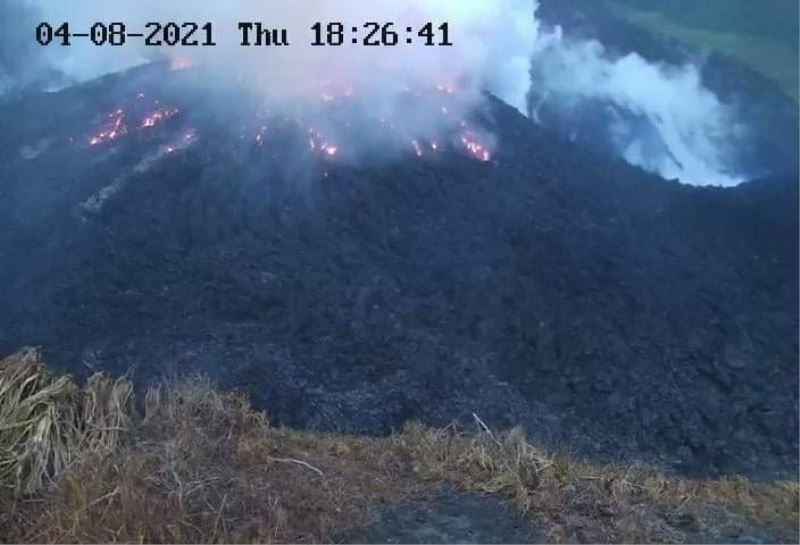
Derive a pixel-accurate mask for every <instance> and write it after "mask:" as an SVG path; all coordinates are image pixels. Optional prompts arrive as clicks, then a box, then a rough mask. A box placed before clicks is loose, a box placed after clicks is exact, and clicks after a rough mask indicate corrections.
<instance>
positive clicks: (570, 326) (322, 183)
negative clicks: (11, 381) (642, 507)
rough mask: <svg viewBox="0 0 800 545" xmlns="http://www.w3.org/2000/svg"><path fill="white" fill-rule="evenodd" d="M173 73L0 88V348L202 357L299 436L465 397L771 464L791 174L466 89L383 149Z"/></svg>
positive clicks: (699, 456)
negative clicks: (218, 101) (226, 100)
mask: <svg viewBox="0 0 800 545" xmlns="http://www.w3.org/2000/svg"><path fill="white" fill-rule="evenodd" d="M192 74H193V71H192V70H191V69H190V70H183V71H174V70H170V69H169V68H168V67H166V66H163V65H150V66H146V67H143V68H138V69H134V70H132V71H128V72H125V73H122V74H116V75H112V76H107V77H105V78H103V79H101V80H96V81H93V82H90V83H87V84H83V85H79V86H75V87H71V88H68V89H66V90H63V91H61V92H57V93H41V94H34V95H26V96H23V97H17V98H14V99H9V100H7V101H6V102H5V103H3V104H2V105H1V106H0V127H2V129H0V352H2V353H11V352H13V351H14V350H16V349H18V348H19V347H20V346H24V345H41V346H43V347H44V348H45V351H46V353H47V354H48V359H49V361H50V362H51V363H53V364H56V365H57V366H58V367H61V368H62V369H65V370H68V371H70V372H72V373H74V374H76V375H78V376H83V375H86V374H88V373H91V372H93V371H96V370H106V371H109V372H111V373H113V374H116V375H120V374H123V373H131V375H132V376H133V377H134V379H135V380H136V381H137V383H138V384H140V385H145V384H147V383H151V382H153V381H157V380H161V379H162V378H164V377H174V376H180V375H185V374H191V373H196V372H202V373H207V374H210V375H211V376H213V377H214V378H215V379H216V380H217V381H218V382H220V384H221V385H223V386H224V387H226V388H235V389H238V390H242V391H245V392H247V393H248V394H249V396H250V397H251V399H252V400H253V402H254V404H255V405H257V406H259V407H261V408H263V409H265V410H267V411H268V412H269V413H270V415H271V417H272V418H273V419H275V420H277V421H279V422H282V423H286V424H291V425H295V426H303V427H308V428H314V429H322V430H336V431H345V432H367V433H375V434H382V433H388V432H390V431H391V430H392V429H397V428H399V427H400V426H401V425H402V424H403V423H404V422H406V421H408V420H413V419H416V420H422V421H425V422H429V423H435V424H447V423H448V422H451V421H453V420H465V421H471V420H472V414H473V413H474V414H477V415H479V416H480V418H481V419H482V420H483V421H485V422H487V423H488V424H489V425H490V426H501V427H502V426H513V425H517V424H523V425H525V426H526V427H527V428H528V431H529V433H530V434H531V435H532V436H534V437H536V438H538V439H539V440H542V441H545V442H550V443H562V444H566V445H568V446H570V447H571V448H574V449H576V450H578V451H579V452H581V453H585V454H586V455H588V456H592V457H595V458H599V459H609V460H611V459H624V460H634V461H645V462H648V463H654V464H658V465H661V466H665V467H670V468H673V469H676V470H679V471H683V472H692V473H727V472H734V471H735V472H744V473H748V474H758V475H761V474H773V473H782V472H792V471H794V470H796V467H795V462H796V457H797V444H798V435H797V430H798V416H797V404H798V398H797V391H798V379H797V367H796V363H797V358H798V333H797V331H798V314H797V306H796V302H797V300H798V280H797V279H798V251H797V237H798V229H797V224H798V210H797V201H798V189H797V180H796V177H795V178H792V177H787V178H774V179H764V180H758V181H753V182H749V183H745V184H742V185H740V186H738V187H735V188H726V189H722V188H698V187H690V186H685V185H681V184H680V183H678V182H676V181H665V180H663V179H661V178H660V177H658V176H655V175H652V174H648V173H645V172H644V171H643V170H640V169H637V168H635V167H632V166H629V165H627V164H625V163H623V162H622V161H621V160H617V159H614V158H609V157H606V156H603V155H601V154H598V153H594V152H591V151H587V150H586V149H584V148H581V147H578V146H577V145H576V144H573V143H570V142H568V141H566V140H562V139H561V138H559V137H558V136H557V135H555V134H554V133H551V132H548V131H547V130H546V129H543V128H540V127H538V126H536V125H535V124H533V123H532V122H531V121H530V120H529V119H528V118H526V117H524V116H522V115H520V114H519V113H518V112H517V111H516V110H515V109H513V108H511V107H510V106H507V105H506V104H504V103H502V102H501V101H500V100H498V99H496V98H494V97H493V96H490V95H486V96H484V97H483V99H482V100H481V102H480V103H479V104H478V106H477V107H476V108H475V109H474V110H473V111H471V112H470V113H469V114H468V115H465V116H464V117H463V118H459V119H456V120H455V121H454V122H453V123H452V125H451V126H449V128H448V130H447V131H446V132H445V134H442V135H437V136H436V137H433V136H431V135H428V136H426V137H425V138H406V136H405V135H402V134H400V135H399V136H398V138H397V140H403V139H405V140H404V144H403V146H404V147H403V146H400V147H398V148H397V149H396V150H395V151H394V152H392V153H386V154H380V153H376V152H375V150H373V149H371V148H370V149H367V151H364V147H363V146H362V147H361V151H359V152H356V151H355V150H354V146H353V143H354V142H356V141H357V140H358V141H367V142H368V146H374V147H375V148H380V147H381V146H382V145H383V143H382V141H381V139H380V138H374V137H372V136H371V137H370V138H368V139H365V138H363V133H364V132H365V131H366V132H369V134H370V135H374V134H380V131H378V130H377V129H374V128H369V129H366V128H365V127H364V126H363V123H362V122H361V121H359V120H355V119H353V118H351V117H350V114H349V110H348V107H347V106H346V104H347V102H346V98H345V99H341V98H340V97H330V99H324V100H323V101H322V102H324V103H327V102H332V103H333V104H334V105H337V104H338V106H331V107H337V108H339V109H338V110H336V112H338V113H336V115H335V116H334V117H335V119H336V120H337V121H336V123H337V124H338V129H339V130H338V131H337V132H336V138H333V137H331V136H330V135H329V134H327V133H326V131H325V129H324V128H319V127H314V126H309V125H308V124H306V123H305V122H303V121H302V120H297V119H292V118H288V117H284V118H280V119H278V118H273V117H269V116H266V115H265V116H261V115H260V114H256V113H254V112H255V110H251V109H249V102H248V101H249V99H248V98H247V97H246V96H245V95H242V100H241V101H240V102H241V103H242V108H241V112H239V113H235V114H223V113H220V111H219V110H218V109H215V108H214V107H213V104H212V102H213V101H212V100H211V99H209V97H208V96H206V95H204V94H203V93H201V92H199V91H197V92H191V91H187V89H191V87H189V86H187V85H185V83H186V80H187V78H192V77H194V76H193V75H192ZM440 95H447V92H446V90H443V89H438V90H437V89H433V90H430V91H425V92H421V93H411V94H410V97H409V100H410V101H421V103H422V104H423V106H421V107H422V108H428V107H431V108H433V109H434V110H437V111H439V110H441V109H442V108H443V106H442V105H441V104H440V103H439V102H435V103H434V102H431V101H430V100H429V98H428V97H429V96H432V97H440ZM437 100H439V99H438V98H437ZM342 104H344V105H342ZM432 104H433V105H434V106H431V105H432ZM444 108H445V109H446V106H444ZM434 110H432V111H434ZM237 112H238V110H237ZM242 112H243V113H242ZM444 113H446V112H442V114H441V115H443V114H444ZM431 115H440V114H439V113H435V114H431ZM388 124H389V125H391V122H388Z"/></svg>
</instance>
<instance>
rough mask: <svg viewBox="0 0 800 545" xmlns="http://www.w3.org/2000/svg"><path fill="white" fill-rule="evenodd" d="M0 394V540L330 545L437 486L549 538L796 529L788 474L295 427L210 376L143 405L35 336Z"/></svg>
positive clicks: (511, 442)
mask: <svg viewBox="0 0 800 545" xmlns="http://www.w3.org/2000/svg"><path fill="white" fill-rule="evenodd" d="M0 396H1V397H0V418H2V420H0V445H2V449H3V450H2V451H0V456H1V458H0V460H1V463H2V465H0V467H1V468H2V473H0V484H2V485H3V488H2V492H0V541H18V542H81V543H92V542H109V543H121V542H163V543H188V542H196V543H240V542H267V543H279V542H280V543H283V542H304V543H306V542H309V543H310V542H324V541H327V540H330V539H332V538H335V537H337V536H339V537H341V536H343V535H349V532H351V531H353V530H355V529H357V528H360V527H363V526H364V525H366V524H369V523H370V522H372V521H375V520H376V519H377V518H378V517H379V516H380V513H381V512H382V510H383V509H386V508H388V507H390V506H392V505H394V504H397V503H400V502H404V501H414V499H415V498H419V497H421V496H423V495H425V494H427V493H428V492H429V491H430V490H432V489H433V488H434V486H435V485H436V484H438V483H442V482H447V483H450V484H452V485H453V486H455V487H457V488H459V489H462V490H465V491H470V492H473V493H479V494H493V495H499V496H505V497H508V498H510V499H511V500H512V502H513V504H514V505H515V506H516V507H517V508H518V509H519V510H520V511H521V512H523V513H524V514H526V515H527V516H529V517H530V518H531V519H532V520H533V521H534V523H535V526H537V527H538V528H540V529H541V530H542V532H543V534H544V535H545V537H546V539H548V540H549V541H554V542H631V543H634V542H682V541H697V540H699V539H701V538H702V537H703V536H708V537H718V538H721V539H724V538H725V537H728V534H725V532H724V531H722V529H723V526H725V525H730V524H731V521H733V522H735V523H739V524H743V525H745V526H747V525H748V524H752V523H757V524H758V525H760V526H762V527H764V528H766V529H767V530H769V531H770V532H771V533H772V535H773V536H775V537H776V539H781V540H785V541H797V539H798V538H797V526H796V523H797V519H798V484H797V483H796V482H777V483H771V484H756V483H752V482H750V481H748V480H746V479H743V478H729V479H721V480H693V479H686V478H680V477H676V476H671V475H666V474H662V473H659V472H657V471H654V470H652V469H648V468H643V467H635V466H634V467H630V466H628V467H625V466H619V465H601V464H593V463H587V462H583V461H578V460H575V459H573V458H571V457H569V456H563V455H556V454H553V453H550V452H547V451H545V450H543V449H540V448H537V447H536V446H534V445H532V444H531V443H530V442H529V441H528V439H527V437H526V435H525V432H524V431H523V430H522V429H521V428H515V429H513V430H511V431H509V432H506V433H497V434H495V433H492V432H491V431H490V430H489V429H488V428H487V427H485V425H483V423H482V422H480V421H479V419H477V418H476V422H477V423H478V424H480V426H478V427H477V428H476V430H477V433H476V432H475V431H472V432H469V433H466V432H462V431H459V430H458V429H457V428H456V426H454V425H451V426H448V427H447V428H445V429H432V428H429V427H425V426H423V425H420V424H414V423H411V424H408V425H407V426H406V427H405V428H404V430H403V431H402V432H401V433H398V434H396V435H394V436H392V437H387V438H369V437H356V436H340V435H325V434H318V433H312V432H303V431H296V430H290V429H285V428H279V427H273V426H271V425H270V423H269V421H268V420H267V417H266V416H265V415H264V414H263V413H260V412H257V411H254V410H252V409H251V408H250V405H249V403H248V401H247V399H246V398H245V397H244V396H242V395H239V394H235V393H223V392H220V391H218V390H217V389H216V388H215V387H214V386H213V385H212V384H211V383H210V382H209V381H208V380H206V379H203V378H192V379H187V380H184V381H181V382H178V383H174V384H164V385H161V386H160V387H156V388H151V389H149V390H148V391H147V393H146V396H145V399H144V403H143V406H144V411H143V414H142V415H137V413H136V412H135V411H134V410H133V409H132V406H133V403H132V397H133V396H132V393H131V389H130V384H129V383H128V382H126V381H124V380H122V381H114V380H111V379H109V378H107V377H104V376H102V375H96V376H95V377H92V379H90V380H89V381H88V383H87V385H86V386H85V387H84V388H78V387H76V386H75V385H74V384H73V383H72V382H71V381H70V380H69V379H68V378H65V377H59V376H56V375H54V374H51V373H50V372H48V371H47V370H46V369H44V367H43V364H42V361H41V356H40V354H39V353H38V352H36V351H30V350H29V351H24V352H22V353H20V354H19V355H17V356H15V357H13V358H9V359H7V360H5V361H3V362H2V363H0Z"/></svg>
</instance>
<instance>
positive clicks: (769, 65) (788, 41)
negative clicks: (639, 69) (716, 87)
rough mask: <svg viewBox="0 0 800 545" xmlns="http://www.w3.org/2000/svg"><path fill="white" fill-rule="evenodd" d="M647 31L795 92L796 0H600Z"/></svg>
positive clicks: (796, 56) (796, 59)
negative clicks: (718, 57) (712, 54)
mask: <svg viewBox="0 0 800 545" xmlns="http://www.w3.org/2000/svg"><path fill="white" fill-rule="evenodd" d="M605 3H606V4H607V5H608V6H609V7H610V8H611V9H612V10H614V11H615V12H616V13H617V14H619V15H621V16H623V17H624V18H626V19H627V20H629V21H631V22H632V23H634V24H636V25H639V26H641V27H643V28H645V29H647V30H649V31H652V32H657V33H662V34H666V35H668V36H671V37H673V38H676V39H678V40H680V41H683V42H685V43H687V44H690V45H694V46H699V47H705V48H709V49H712V50H714V51H716V52H718V53H720V54H723V55H726V56H728V57H730V58H732V59H734V60H736V61H738V62H740V63H742V64H744V65H746V66H748V67H749V68H751V69H753V70H754V71H756V72H758V73H760V74H762V75H763V76H765V77H767V78H769V79H771V80H773V81H774V82H776V83H777V84H778V86H779V87H780V88H781V90H783V92H784V93H786V94H787V95H789V96H791V97H793V98H795V99H797V98H798V58H799V57H798V17H799V15H798V3H797V1H796V0H770V1H769V2H753V1H752V0H704V1H701V2H697V1H695V0H662V1H659V2H653V1H652V0H605Z"/></svg>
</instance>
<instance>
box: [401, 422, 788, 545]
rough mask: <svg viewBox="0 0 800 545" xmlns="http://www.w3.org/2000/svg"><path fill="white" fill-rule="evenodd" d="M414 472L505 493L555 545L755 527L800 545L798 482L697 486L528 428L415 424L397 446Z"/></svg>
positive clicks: (677, 537)
mask: <svg viewBox="0 0 800 545" xmlns="http://www.w3.org/2000/svg"><path fill="white" fill-rule="evenodd" d="M399 440H400V441H401V444H402V447H403V448H405V449H407V450H408V451H409V452H410V457H411V458H412V460H413V461H414V462H413V463H414V470H415V471H416V472H417V473H418V474H419V475H420V476H421V477H423V478H425V479H429V480H438V479H443V480H446V481H448V482H450V483H452V484H454V485H456V486H458V487H459V488H462V489H464V490H469V491H474V492H478V493H488V494H502V495H505V496H508V497H510V498H512V499H513V502H514V504H515V505H516V506H517V507H518V508H519V509H520V510H521V511H522V512H524V513H526V514H527V515H529V516H531V517H533V518H534V519H536V520H537V521H538V523H539V526H540V527H544V528H547V538H548V540H549V541H553V542H581V543H592V542H596V543H609V542H610V543H618V542H627V543H648V542H650V543H652V542H686V541H689V542H691V541H698V540H701V539H703V538H705V539H709V538H711V537H716V538H720V539H723V540H724V539H730V538H733V537H740V536H742V535H745V534H746V533H747V532H748V531H751V530H752V528H750V527H751V526H752V524H754V523H755V524H758V525H759V526H761V527H763V528H764V529H766V530H769V531H770V533H771V535H772V536H775V538H776V539H779V540H783V541H787V542H797V541H798V516H799V515H798V500H799V498H800V487H798V483H797V482H796V481H781V482H775V483H769V484H756V483H753V482H751V481H749V480H747V479H745V478H742V477H736V478H723V479H718V480H702V479H700V480H693V479H686V478H680V477H676V476H671V475H665V474H663V473H659V472H657V471H654V470H653V469H649V468H644V467H636V466H627V467H626V466H619V465H599V464H591V463H586V462H581V461H577V460H574V459H572V458H571V457H570V456H566V455H558V456H557V455H551V454H547V453H545V452H543V451H541V450H539V449H537V448H536V447H534V446H532V445H531V444H530V443H528V441H527V440H526V438H525V433H524V431H523V430H522V429H521V428H515V429H514V430H512V431H510V432H508V433H503V434H498V435H496V436H495V435H492V434H487V433H483V434H479V435H475V434H459V433H458V432H457V430H456V429H455V428H453V427H450V428H448V429H445V430H435V429H430V428H426V427H424V426H420V425H417V424H411V425H408V426H407V427H406V429H405V431H404V433H403V435H402V436H401V437H400V438H399Z"/></svg>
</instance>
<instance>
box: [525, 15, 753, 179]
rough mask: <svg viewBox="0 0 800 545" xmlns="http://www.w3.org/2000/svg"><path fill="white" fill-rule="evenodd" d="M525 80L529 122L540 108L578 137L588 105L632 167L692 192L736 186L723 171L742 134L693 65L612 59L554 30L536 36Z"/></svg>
mask: <svg viewBox="0 0 800 545" xmlns="http://www.w3.org/2000/svg"><path fill="white" fill-rule="evenodd" d="M532 80H533V81H532V87H531V115H532V117H533V118H534V119H535V120H536V119H538V117H539V112H540V110H541V109H542V108H545V109H552V110H555V111H557V112H558V117H559V122H560V123H562V124H565V125H567V126H571V130H579V127H580V126H586V125H587V119H586V117H587V116H586V112H587V110H586V107H587V105H589V107H592V108H594V109H595V110H596V111H600V114H599V117H601V118H602V121H600V123H601V124H602V125H604V129H605V131H606V132H605V135H604V136H605V137H606V138H608V139H610V140H611V142H612V143H613V144H614V145H615V146H616V147H617V149H618V151H619V153H620V154H621V155H622V156H623V157H624V158H625V159H626V160H627V161H628V162H630V163H632V164H635V165H639V166H641V167H643V168H645V169H647V170H650V171H653V172H657V173H659V174H661V175H662V176H664V177H665V178H677V179H680V180H681V181H683V182H686V183H692V184H697V185H706V184H713V185H723V186H730V185H736V184H738V183H740V182H741V181H742V179H741V177H739V176H737V175H736V174H735V173H734V172H731V171H730V169H729V167H728V165H729V164H731V163H732V157H731V155H732V153H734V152H735V144H736V143H737V142H741V140H742V137H743V136H744V134H743V132H744V131H743V128H742V127H739V126H737V124H736V120H735V112H734V110H733V108H732V107H730V106H728V105H726V104H723V103H722V102H721V101H720V100H719V99H718V98H717V96H716V95H714V93H712V92H711V91H710V90H708V89H707V88H706V87H704V85H703V83H702V81H701V77H700V73H699V70H698V68H697V67H696V66H694V65H691V64H686V65H684V66H669V65H662V64H656V63H650V62H648V61H646V60H645V59H644V58H642V57H641V56H640V55H638V54H636V53H631V54H628V55H626V56H623V57H618V58H614V57H613V56H611V55H610V54H608V53H607V52H606V50H605V49H604V47H603V46H602V44H600V43H599V42H597V41H591V40H589V41H587V40H580V41H577V40H569V39H566V38H565V37H564V36H563V33H562V32H561V29H558V28H557V29H555V30H554V31H552V32H550V33H547V34H541V35H540V36H539V37H538V40H537V43H536V48H535V50H534V52H533V54H532ZM592 136H595V137H596V136H597V134H596V133H595V134H594V135H592ZM590 137H591V136H590Z"/></svg>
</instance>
